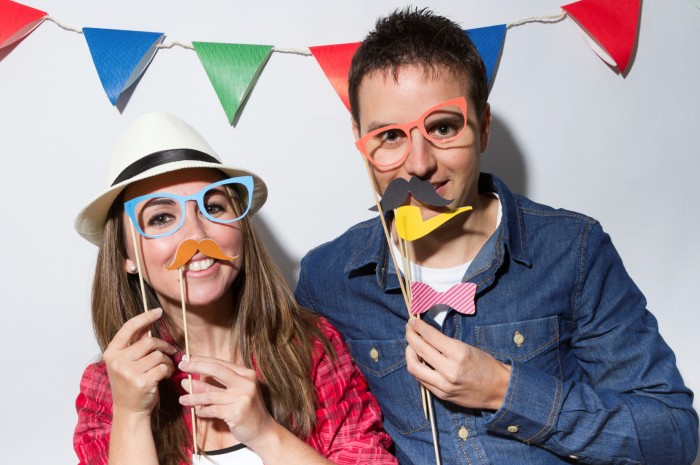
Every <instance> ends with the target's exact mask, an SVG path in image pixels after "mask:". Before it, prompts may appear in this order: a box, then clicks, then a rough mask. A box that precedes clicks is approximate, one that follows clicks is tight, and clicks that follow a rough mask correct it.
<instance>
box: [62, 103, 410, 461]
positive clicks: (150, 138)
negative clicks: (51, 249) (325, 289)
mask: <svg viewBox="0 0 700 465" xmlns="http://www.w3.org/2000/svg"><path fill="white" fill-rule="evenodd" d="M110 180H111V181H113V183H112V186H111V187H110V188H109V189H107V190H106V191H105V192H103V193H102V194H100V195H99V196H98V197H97V198H96V199H95V200H93V201H92V202H91V203H90V204H89V205H88V206H87V207H86V208H84V209H83V210H82V211H81V212H80V214H79V215H78V218H77V219H76V223H75V226H76V229H77V231H78V233H79V234H81V235H82V236H83V237H85V238H86V239H87V240H89V241H90V242H92V243H94V244H96V245H99V247H100V251H99V255H98V259H97V267H96V271H95V279H94V284H93V295H92V315H93V322H94V327H95V333H96V335H97V339H98V343H99V345H100V348H101V349H102V350H103V352H104V354H103V355H104V356H103V360H102V361H100V362H98V363H95V364H92V365H90V366H88V368H87V369H86V370H85V373H84V375H83V379H82V382H81V385H80V394H79V396H78V399H77V401H76V406H77V410H78V425H77V427H76V430H75V434H74V447H75V450H76V453H77V454H78V457H79V459H80V463H81V464H107V463H109V464H110V465H116V464H134V463H139V464H142V465H146V464H163V465H179V464H185V463H190V462H191V461H195V462H202V463H204V462H205V461H206V462H212V463H218V464H224V463H234V462H235V463H237V464H248V463H251V464H252V463H263V462H264V463H265V464H266V465H275V464H281V463H284V464H285V465H293V464H296V463H299V464H301V463H303V464H315V463H340V464H343V463H380V464H381V463H387V464H388V463H396V462H395V459H394V458H393V457H392V456H391V454H389V453H388V452H387V447H389V446H390V439H389V437H388V436H387V435H386V433H384V432H383V430H382V427H381V416H380V412H379V408H378V406H377V404H376V401H375V399H374V398H373V397H372V395H371V394H370V393H369V392H368V390H367V385H366V383H365V381H364V379H363V377H362V375H361V374H360V372H359V371H358V370H357V368H356V367H355V366H354V365H353V364H352V361H351V359H350V356H349V354H348V352H347V348H346V347H345V345H344V343H343V342H342V340H341V339H340V336H339V335H338V333H337V332H336V330H335V329H334V328H333V327H332V326H330V324H329V323H328V322H326V321H325V320H323V319H321V318H319V317H317V316H316V315H314V314H312V313H311V312H309V311H307V310H305V309H303V308H301V307H299V306H298V305H297V304H296V303H295V301H294V299H293V296H292V295H291V293H290V291H289V289H288V288H287V286H286V284H285V282H284V280H283V279H282V277H281V275H280V274H279V272H278V270H277V268H276V267H275V265H274V264H273V262H272V260H271V258H270V257H269V255H268V254H267V252H266V251H265V248H264V246H263V245H262V243H261V241H260V239H259V238H258V237H257V235H256V234H255V231H254V229H253V227H252V224H251V222H250V217H251V216H252V214H253V213H255V212H256V211H257V210H258V209H259V208H260V207H261V206H262V204H263V203H264V202H265V199H266V197H267V190H266V187H265V184H264V183H263V181H262V180H261V179H260V178H258V177H257V176H255V175H254V174H252V173H250V172H248V171H245V170H243V169H239V168H234V167H230V166H224V165H222V164H221V162H220V160H219V158H218V156H217V155H216V153H215V152H214V151H213V150H212V149H211V147H210V146H209V145H208V144H207V143H206V142H205V141H204V139H203V138H202V137H201V136H200V135H199V134H198V133H197V132H196V131H195V130H194V129H193V128H192V127H191V126H189V125H188V124H187V123H185V122H183V121H182V120H179V119H178V118H175V117H173V116H170V115H166V114H162V113H153V114H148V115H145V116H143V117H141V118H139V119H138V120H136V121H135V122H134V123H133V124H132V126H131V127H130V128H129V129H128V130H127V131H126V133H125V134H124V135H123V136H122V138H121V139H120V141H119V143H118V145H117V148H116V150H115V152H114V153H113V155H112V158H111V161H110ZM203 239H206V240H204V241H203ZM190 246H191V247H190ZM183 297H184V298H183ZM144 302H145V306H146V307H147V309H148V311H146V312H144V308H143V307H144ZM185 349H188V351H189V353H190V354H191V355H190V357H183V353H184V352H185ZM183 358H184V359H183ZM188 376H191V377H192V378H193V379H192V380H190V379H188ZM190 383H191V384H190ZM191 409H194V414H193V415H192V414H191ZM193 437H194V439H193ZM193 453H194V454H193Z"/></svg>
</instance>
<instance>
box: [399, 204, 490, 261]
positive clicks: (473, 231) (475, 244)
mask: <svg viewBox="0 0 700 465" xmlns="http://www.w3.org/2000/svg"><path fill="white" fill-rule="evenodd" d="M472 207H473V210H472V211H469V212H466V213H462V214H460V215H457V216H456V217H455V218H453V219H452V220H450V221H448V222H447V223H445V224H444V225H442V226H441V227H440V228H438V229H436V230H435V231H433V232H431V233H430V234H429V235H427V236H425V237H423V238H421V239H418V240H416V241H413V242H411V243H409V247H411V248H412V250H411V259H412V260H411V261H413V262H415V263H418V264H419V265H422V266H426V267H429V268H449V267H453V266H458V265H461V264H463V263H466V262H468V261H471V260H473V259H474V257H476V255H477V254H478V253H479V251H480V250H481V248H482V247H483V246H484V244H485V243H486V241H487V240H488V239H489V237H491V235H492V234H493V232H494V231H495V230H496V223H497V218H498V208H499V200H498V199H497V198H496V197H494V196H492V195H489V194H485V195H479V196H478V197H477V199H475V201H474V202H473V204H472ZM394 237H396V234H394Z"/></svg>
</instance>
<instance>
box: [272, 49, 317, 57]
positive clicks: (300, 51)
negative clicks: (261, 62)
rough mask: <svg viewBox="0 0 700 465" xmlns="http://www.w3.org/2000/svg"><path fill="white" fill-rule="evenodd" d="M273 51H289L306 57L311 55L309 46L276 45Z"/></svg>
mask: <svg viewBox="0 0 700 465" xmlns="http://www.w3.org/2000/svg"><path fill="white" fill-rule="evenodd" d="M272 51H273V52H277V53H289V54H293V55H302V56H306V57H310V56H311V52H310V51H309V49H308V48H279V47H275V48H273V49H272Z"/></svg>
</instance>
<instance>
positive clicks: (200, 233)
mask: <svg viewBox="0 0 700 465" xmlns="http://www.w3.org/2000/svg"><path fill="white" fill-rule="evenodd" d="M184 214H185V219H184V221H183V223H182V228H181V229H182V234H183V237H184V238H185V239H197V240H200V239H204V238H205V237H207V234H206V225H207V223H209V220H208V219H207V218H206V217H205V216H204V215H203V214H202V212H201V211H199V206H198V205H197V202H195V201H188V202H186V204H185V211H184Z"/></svg>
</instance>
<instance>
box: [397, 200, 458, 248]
mask: <svg viewBox="0 0 700 465" xmlns="http://www.w3.org/2000/svg"><path fill="white" fill-rule="evenodd" d="M471 209H472V207H460V208H457V209H455V210H451V211H449V212H445V213H440V214H439V215H436V216H434V217H432V218H430V219H429V220H426V221H423V217H422V216H421V214H420V207H417V206H415V205H405V206H403V207H399V208H397V209H396V232H397V233H398V234H399V237H401V239H403V240H406V241H409V242H410V241H415V240H416V239H420V238H421V237H423V236H427V235H428V234H430V233H431V232H433V231H434V230H436V229H437V228H439V227H440V226H442V225H443V224H444V223H446V222H447V221H449V220H451V219H452V218H454V217H455V216H457V215H459V214H460V213H462V212H466V211H469V210H471Z"/></svg>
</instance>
